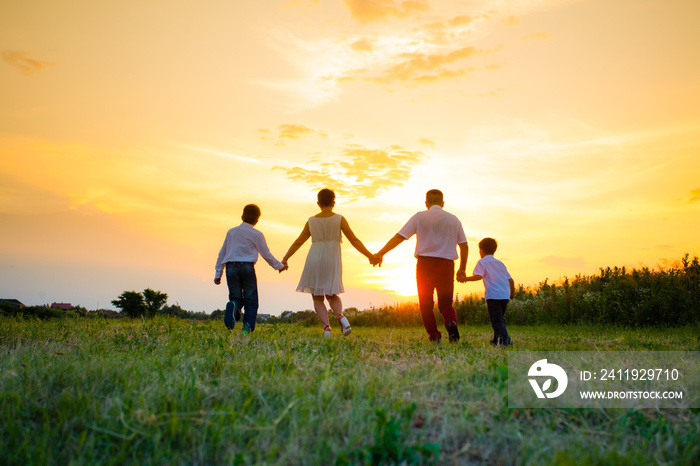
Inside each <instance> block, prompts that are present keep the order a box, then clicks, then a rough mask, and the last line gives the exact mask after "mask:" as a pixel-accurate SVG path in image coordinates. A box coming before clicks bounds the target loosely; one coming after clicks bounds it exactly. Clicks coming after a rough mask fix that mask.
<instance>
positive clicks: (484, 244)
mask: <svg viewBox="0 0 700 466" xmlns="http://www.w3.org/2000/svg"><path fill="white" fill-rule="evenodd" d="M497 248H498V243H497V242H496V240H495V239H493V238H484V239H482V240H481V241H479V249H481V250H482V251H484V252H485V253H486V254H491V255H493V254H494V253H495V252H496V249H497Z"/></svg>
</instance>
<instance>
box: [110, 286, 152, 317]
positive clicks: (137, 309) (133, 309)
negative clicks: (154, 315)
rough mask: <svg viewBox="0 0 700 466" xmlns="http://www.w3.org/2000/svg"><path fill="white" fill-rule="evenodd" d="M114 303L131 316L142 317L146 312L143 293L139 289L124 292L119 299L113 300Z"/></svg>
mask: <svg viewBox="0 0 700 466" xmlns="http://www.w3.org/2000/svg"><path fill="white" fill-rule="evenodd" d="M112 304H113V305H114V306H115V307H118V308H119V309H121V312H123V313H124V314H126V315H128V316H129V317H140V316H142V315H144V314H145V313H146V303H145V302H144V300H143V295H142V294H141V293H139V292H137V291H125V292H123V293H122V294H121V295H119V298H118V299H115V300H114V301H112Z"/></svg>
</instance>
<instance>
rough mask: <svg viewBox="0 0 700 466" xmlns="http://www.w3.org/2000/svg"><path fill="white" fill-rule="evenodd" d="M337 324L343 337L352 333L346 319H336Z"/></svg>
mask: <svg viewBox="0 0 700 466" xmlns="http://www.w3.org/2000/svg"><path fill="white" fill-rule="evenodd" d="M338 322H339V323H340V328H341V329H342V332H343V336H348V335H350V332H352V328H350V322H348V319H347V317H345V316H343V317H341V318H340V319H338Z"/></svg>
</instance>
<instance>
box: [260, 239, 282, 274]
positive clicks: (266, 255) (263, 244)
mask: <svg viewBox="0 0 700 466" xmlns="http://www.w3.org/2000/svg"><path fill="white" fill-rule="evenodd" d="M255 247H256V248H257V250H258V254H260V256H262V258H263V259H265V262H267V263H268V264H269V265H270V267H272V268H273V269H275V270H277V271H279V272H282V271H283V270H286V269H287V266H286V265H285V264H283V263H282V262H279V261H278V260H277V259H275V256H273V255H272V253H271V252H270V248H269V247H267V241H266V240H265V235H263V234H262V233H261V234H260V236H259V237H258V239H257V241H256V243H255Z"/></svg>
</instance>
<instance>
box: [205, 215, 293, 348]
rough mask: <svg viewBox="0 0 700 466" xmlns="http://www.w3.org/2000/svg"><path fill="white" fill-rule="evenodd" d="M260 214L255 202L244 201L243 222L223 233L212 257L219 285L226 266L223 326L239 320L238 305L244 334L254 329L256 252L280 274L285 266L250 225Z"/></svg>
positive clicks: (233, 323) (260, 233)
mask: <svg viewBox="0 0 700 466" xmlns="http://www.w3.org/2000/svg"><path fill="white" fill-rule="evenodd" d="M260 215H261V213H260V207H258V206H257V205H255V204H248V205H247V206H245V207H244V208H243V215H242V216H241V219H242V220H243V223H241V224H240V225H239V226H237V227H234V228H231V229H230V230H229V231H228V233H226V239H225V240H224V245H223V246H222V247H221V251H219V257H218V258H217V260H216V275H214V283H216V284H217V285H219V284H220V283H221V275H222V274H223V270H224V266H226V283H227V284H228V299H229V301H228V303H226V312H225V313H224V325H226V328H228V329H229V330H233V326H234V325H235V323H236V321H237V320H240V319H241V308H243V307H245V316H244V317H243V330H241V333H243V334H244V335H247V334H249V333H250V332H252V331H254V330H255V320H256V318H257V316H258V279H257V276H256V275H255V263H256V262H257V261H258V254H260V255H261V256H262V257H263V259H265V261H266V262H267V263H268V264H270V267H272V268H273V269H275V270H278V271H279V272H280V273H282V271H283V270H287V268H288V267H287V266H285V265H284V264H282V263H281V262H280V261H278V260H277V259H275V258H274V256H273V255H272V254H271V253H270V249H269V248H268V247H267V242H266V241H265V236H264V235H263V234H262V232H260V231H258V230H256V229H255V228H254V226H255V225H256V224H257V223H258V220H260Z"/></svg>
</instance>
